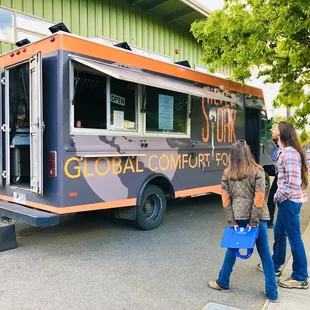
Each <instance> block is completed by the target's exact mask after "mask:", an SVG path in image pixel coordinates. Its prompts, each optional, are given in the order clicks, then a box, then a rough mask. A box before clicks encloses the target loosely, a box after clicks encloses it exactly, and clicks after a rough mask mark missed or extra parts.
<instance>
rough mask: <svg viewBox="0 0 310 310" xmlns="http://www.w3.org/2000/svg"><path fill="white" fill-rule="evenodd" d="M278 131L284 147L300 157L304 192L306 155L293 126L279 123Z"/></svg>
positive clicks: (305, 185)
mask: <svg viewBox="0 0 310 310" xmlns="http://www.w3.org/2000/svg"><path fill="white" fill-rule="evenodd" d="M278 129H279V132H280V141H281V142H282V144H283V146H284V147H288V146H290V147H292V148H294V149H295V150H296V151H297V152H298V153H299V154H300V157H301V181H302V183H301V187H302V189H303V190H305V189H306V188H307V187H308V167H307V160H306V153H305V150H304V149H303V147H302V145H301V143H300V142H299V140H298V137H297V133H296V130H295V128H294V126H293V125H292V124H291V123H289V122H283V121H282V122H279V125H278Z"/></svg>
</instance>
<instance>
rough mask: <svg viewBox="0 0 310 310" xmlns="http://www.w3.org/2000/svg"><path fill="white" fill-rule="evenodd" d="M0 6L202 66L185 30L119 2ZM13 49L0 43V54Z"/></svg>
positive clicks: (39, 0)
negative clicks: (177, 52)
mask: <svg viewBox="0 0 310 310" xmlns="http://www.w3.org/2000/svg"><path fill="white" fill-rule="evenodd" d="M0 5H1V6H4V7H7V8H10V9H13V10H17V11H20V12H24V13H27V14H30V15H34V16H36V17H40V18H44V19H46V20H48V21H51V22H55V23H57V22H61V21H63V22H64V23H65V24H66V25H67V27H68V28H69V29H70V31H71V32H72V33H74V34H77V35H81V36H85V37H96V36H98V35H101V36H105V37H109V38H112V39H115V40H120V41H127V42H128V43H129V45H130V44H131V45H133V46H136V47H139V48H144V49H147V50H150V51H154V52H157V53H160V54H164V55H166V56H170V57H172V59H173V60H174V61H179V60H185V59H187V60H188V61H189V63H190V65H191V66H192V68H193V67H194V65H195V64H196V65H201V66H203V63H202V62H201V56H202V49H201V47H200V45H199V44H198V43H197V42H196V41H195V40H194V38H193V37H192V35H191V34H190V33H189V31H188V30H187V29H185V28H182V27H178V26H175V25H172V24H168V25H167V24H165V22H164V20H163V18H161V17H160V16H158V15H154V14H153V13H145V12H143V11H142V10H141V9H139V7H135V6H131V5H129V4H128V3H126V2H125V1H122V0H0ZM13 48H14V46H12V45H10V44H6V43H3V42H1V43H0V54H2V53H5V52H8V51H10V50H12V49H13ZM175 49H178V50H179V54H175ZM221 71H222V70H221Z"/></svg>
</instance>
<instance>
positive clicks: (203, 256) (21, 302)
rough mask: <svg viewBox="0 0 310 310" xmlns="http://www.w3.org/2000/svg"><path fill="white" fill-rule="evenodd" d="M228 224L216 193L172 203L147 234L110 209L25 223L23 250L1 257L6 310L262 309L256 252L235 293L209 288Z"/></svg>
mask: <svg viewBox="0 0 310 310" xmlns="http://www.w3.org/2000/svg"><path fill="white" fill-rule="evenodd" d="M309 206H310V204H309V203H308V204H305V205H304V207H303V210H302V229H303V230H304V229H305V228H306V226H307V224H308V222H309V217H310V208H309ZM225 225H226V221H225V216H224V212H223V209H222V207H221V202H220V197H219V196H216V195H211V196H205V197H198V198H192V199H184V200H177V201H174V202H171V203H169V205H168V211H167V215H166V217H165V220H164V222H163V223H162V225H161V226H160V227H159V228H157V229H155V230H152V231H146V232H145V231H140V230H138V229H136V228H135V227H134V226H133V225H132V224H131V222H127V221H122V220H117V219H114V218H113V216H112V214H111V213H110V212H95V213H85V214H79V215H78V214H77V215H70V216H64V217H63V218H62V219H61V223H60V225H58V226H56V227H50V228H44V229H33V228H32V227H28V226H25V225H21V224H17V225H16V231H17V234H18V239H17V241H18V248H17V249H14V250H10V251H6V252H1V253H0V261H1V267H0V284H1V285H0V304H1V309H3V310H10V309H14V310H16V309H18V310H19V309H21V310H24V309H25V310H26V309H27V310H32V309H36V310H41V309H44V310H49V309H57V310H59V309H61V310H62V309H64V310H67V309H68V310H69V309H75V310H79V309H83V310H84V309H94V310H95V309H101V310H102V309H104V310H159V309H160V310H170V309H171V310H201V309H202V308H204V307H205V306H206V304H208V303H215V304H222V305H226V306H229V307H235V308H238V309H244V310H248V309H261V308H262V307H263V305H264V303H265V298H264V294H263V291H264V279H263V274H262V273H261V272H259V271H258V270H257V269H256V266H257V263H258V262H259V258H258V255H257V252H256V251H255V253H254V254H253V256H252V257H251V258H250V259H249V260H246V261H243V260H242V261H241V260H238V261H237V264H236V267H235V270H234V273H233V275H232V283H231V284H232V289H231V292H230V293H228V294H227V293H222V292H218V291H214V290H211V289H209V288H208V286H207V281H208V280H210V279H216V278H217V275H218V272H219V270H220V267H221V264H222V260H223V255H224V253H225V250H224V249H221V248H220V247H219V244H220V241H221V238H222V234H223V230H224V228H225ZM269 232H270V244H272V240H273V239H272V230H270V231H269Z"/></svg>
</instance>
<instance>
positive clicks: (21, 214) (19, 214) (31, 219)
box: [0, 200, 59, 227]
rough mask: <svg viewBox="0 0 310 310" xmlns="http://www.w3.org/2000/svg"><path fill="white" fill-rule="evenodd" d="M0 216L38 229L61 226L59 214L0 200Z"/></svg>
mask: <svg viewBox="0 0 310 310" xmlns="http://www.w3.org/2000/svg"><path fill="white" fill-rule="evenodd" d="M0 216H4V217H7V218H10V219H13V220H16V221H18V222H22V223H25V224H29V225H32V226H36V227H46V226H55V225H58V224H59V216H58V214H54V213H49V212H45V211H41V210H36V209H31V208H29V207H25V206H22V205H19V204H16V203H11V202H7V201H4V200H0Z"/></svg>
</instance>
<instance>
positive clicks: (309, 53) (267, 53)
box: [191, 0, 310, 129]
mask: <svg viewBox="0 0 310 310" xmlns="http://www.w3.org/2000/svg"><path fill="white" fill-rule="evenodd" d="M191 32H192V33H193V35H194V37H195V38H196V39H197V40H198V42H201V43H202V47H203V50H204V56H203V61H204V62H205V63H206V65H207V67H208V69H209V70H210V71H211V72H214V71H215V70H216V69H217V68H218V67H220V66H227V65H228V66H233V68H234V70H233V76H232V80H235V81H238V82H241V83H245V82H246V80H247V79H249V78H250V77H251V70H250V69H251V68H253V67H257V68H259V73H258V76H257V77H260V76H263V77H265V83H281V87H280V90H279V94H278V96H277V97H276V98H275V100H274V102H273V105H274V107H279V106H285V107H287V108H298V109H296V112H295V114H294V116H295V121H296V126H297V127H298V128H300V129H304V128H305V125H306V124H307V122H308V121H307V116H309V115H310V93H308V92H307V91H309V89H307V86H308V85H309V84H310V49H309V47H310V0H225V5H224V8H223V10H217V11H214V12H212V13H211V14H210V16H209V17H208V18H207V19H206V20H202V21H197V22H195V23H193V24H192V26H191Z"/></svg>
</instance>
